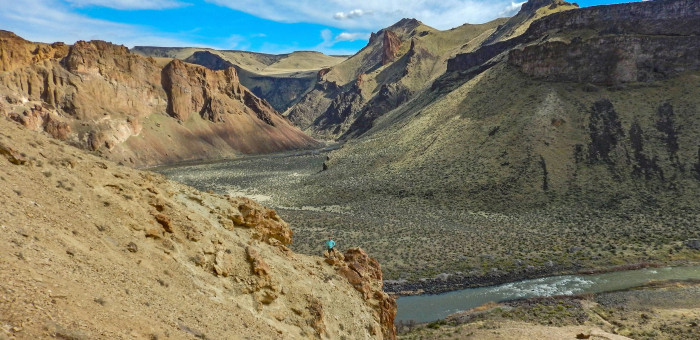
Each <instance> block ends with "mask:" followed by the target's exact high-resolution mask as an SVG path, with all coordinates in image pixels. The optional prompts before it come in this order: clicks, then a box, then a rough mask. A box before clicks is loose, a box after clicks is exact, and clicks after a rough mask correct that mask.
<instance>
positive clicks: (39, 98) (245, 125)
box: [0, 31, 316, 166]
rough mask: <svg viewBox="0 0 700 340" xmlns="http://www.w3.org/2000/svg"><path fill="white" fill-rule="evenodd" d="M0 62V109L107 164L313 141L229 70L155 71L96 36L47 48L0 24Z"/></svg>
mask: <svg viewBox="0 0 700 340" xmlns="http://www.w3.org/2000/svg"><path fill="white" fill-rule="evenodd" d="M0 60H1V61H2V62H1V65H2V69H0V71H2V74H1V75H0V94H2V96H1V99H0V113H2V114H3V115H4V116H8V117H10V118H11V119H13V120H16V121H18V122H20V123H22V124H23V125H25V126H27V127H29V128H32V129H34V130H42V131H46V132H47V133H49V134H51V135H52V136H53V137H55V138H59V139H62V140H66V141H69V142H70V143H72V144H74V145H76V146H79V147H82V148H85V149H89V150H94V151H98V152H100V153H101V154H102V155H103V156H105V157H108V158H110V159H113V160H116V161H122V162H127V163H130V164H133V165H137V166H138V165H153V164H159V163H168V162H173V161H179V160H186V159H193V158H215V157H231V156H234V155H236V154H238V153H259V152H272V151H281V150H287V149H294V148H304V147H311V146H314V145H316V142H315V141H314V140H313V139H312V138H310V137H308V136H306V135H305V134H304V133H302V132H301V131H299V130H298V129H297V128H295V127H293V126H292V125H291V124H290V123H289V122H288V121H287V120H286V119H285V118H284V117H282V116H281V115H279V114H278V113H277V112H276V111H275V110H274V109H273V108H272V107H271V106H270V105H269V104H267V103H266V102H265V101H263V100H261V99H259V98H258V97H256V96H255V95H254V94H253V93H252V92H251V91H250V90H248V89H247V88H245V87H244V86H242V85H241V84H240V82H239V80H238V77H237V74H236V71H235V69H233V68H228V69H226V70H222V71H211V70H207V69H205V68H203V67H199V66H194V65H190V64H186V63H183V62H181V61H179V60H178V61H173V62H172V63H170V64H168V65H167V66H166V67H165V68H161V67H160V66H158V64H157V63H156V61H155V60H153V59H152V58H145V57H142V56H139V55H135V54H132V53H130V51H129V50H128V49H127V48H126V47H124V46H118V45H114V44H111V43H108V42H104V41H89V42H86V41H79V42H77V43H75V44H74V45H73V46H67V45H64V44H62V43H55V44H51V45H47V44H39V43H32V42H29V41H26V40H24V39H22V38H19V37H17V36H16V35H14V34H12V33H9V32H4V31H3V32H2V34H0ZM193 113H194V114H196V115H198V116H199V117H198V119H200V120H204V121H206V122H198V120H197V119H191V117H192V114H193ZM165 115H170V116H171V117H173V118H174V119H167V118H166V116H165ZM168 139H169V141H168Z"/></svg>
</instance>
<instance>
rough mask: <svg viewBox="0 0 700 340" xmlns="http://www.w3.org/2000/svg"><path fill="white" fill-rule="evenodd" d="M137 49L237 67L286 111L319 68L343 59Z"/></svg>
mask: <svg viewBox="0 0 700 340" xmlns="http://www.w3.org/2000/svg"><path fill="white" fill-rule="evenodd" d="M133 51H134V53H137V54H140V55H143V56H149V57H155V58H159V59H162V60H169V59H172V58H176V59H177V58H179V59H183V60H185V61H187V62H189V63H192V64H197V65H201V66H204V67H207V68H209V69H212V70H223V69H226V68H228V67H231V66H233V67H235V68H236V71H237V72H238V75H239V77H240V82H241V84H243V85H244V86H246V87H247V88H249V89H250V90H251V91H252V92H253V93H254V94H255V95H256V96H258V97H260V98H264V99H265V100H266V101H267V102H269V103H270V105H272V106H273V107H274V108H275V109H276V110H277V111H279V112H284V111H286V110H287V109H288V108H289V107H291V106H293V105H294V104H295V103H297V102H298V101H299V99H300V98H301V97H302V96H303V95H304V94H305V93H307V92H308V91H310V90H311V89H312V88H313V87H314V85H315V84H316V75H317V73H318V71H319V70H321V69H323V68H327V67H330V66H333V65H336V64H338V63H340V62H342V61H343V60H344V59H345V58H346V57H344V56H327V55H324V54H322V53H319V52H312V51H297V52H293V53H289V54H279V55H272V54H264V53H255V52H246V51H219V50H211V49H201V48H189V47H181V48H178V47H149V46H136V47H135V48H134V50H133Z"/></svg>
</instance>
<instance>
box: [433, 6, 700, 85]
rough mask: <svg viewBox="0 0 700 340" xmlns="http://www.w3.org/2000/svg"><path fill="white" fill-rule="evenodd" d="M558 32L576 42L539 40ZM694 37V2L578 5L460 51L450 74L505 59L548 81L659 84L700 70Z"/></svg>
mask: <svg viewBox="0 0 700 340" xmlns="http://www.w3.org/2000/svg"><path fill="white" fill-rule="evenodd" d="M534 3H535V2H533V1H530V2H528V3H526V4H525V5H523V10H525V7H526V6H531V5H532V6H534ZM537 3H538V4H539V2H537ZM540 5H541V4H540ZM563 31H566V32H567V34H568V35H569V36H573V38H569V39H568V40H569V41H566V40H564V41H562V40H561V39H558V40H545V41H542V37H547V36H549V35H556V34H558V33H559V32H563ZM590 32H597V34H595V35H591V34H590ZM699 33H700V3H698V2H696V1H690V0H669V1H648V2H638V3H631V4H619V5H610V6H596V7H589V8H582V9H576V10H569V11H564V12H559V13H554V14H551V15H548V16H546V17H544V18H542V19H539V20H537V21H535V22H533V23H532V24H531V25H530V26H529V28H528V29H527V31H526V32H525V33H523V34H522V35H520V36H517V37H515V38H512V39H509V40H506V41H502V42H497V43H493V44H490V45H485V46H482V47H481V48H479V49H478V50H476V51H474V52H471V53H463V54H458V55H457V56H455V57H454V58H452V59H450V60H449V61H448V67H447V70H448V73H449V72H476V73H479V72H481V71H483V70H485V69H487V68H489V67H491V66H492V65H495V64H496V63H497V62H499V61H501V60H502V59H504V58H507V60H508V62H509V63H510V64H511V65H514V66H516V67H518V68H519V69H520V70H521V71H522V72H524V73H527V74H529V75H532V76H534V77H537V78H542V79H546V80H552V81H574V82H590V83H595V84H603V85H612V84H619V83H626V82H636V81H639V82H646V81H654V80H662V79H667V78H669V77H672V76H674V75H676V74H678V73H681V72H685V71H691V70H697V69H698V67H700V62H698V57H699V55H698V51H700V40H698V38H697V35H698V34H699ZM439 85H440V81H438V82H437V83H436V84H434V86H433V87H434V88H436V87H440V86H439Z"/></svg>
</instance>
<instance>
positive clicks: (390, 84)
mask: <svg viewBox="0 0 700 340" xmlns="http://www.w3.org/2000/svg"><path fill="white" fill-rule="evenodd" d="M503 21H504V20H500V19H499V20H495V21H493V22H490V23H487V24H483V25H463V26H460V27H457V28H454V29H452V30H448V31H438V30H435V29H433V28H431V27H428V26H425V25H423V24H422V23H421V22H420V21H418V20H415V19H402V20H401V21H399V22H397V23H396V24H394V25H392V26H390V27H387V28H386V29H383V30H381V31H379V32H377V33H373V34H372V35H371V37H370V40H369V42H368V44H367V46H365V47H364V48H363V49H362V50H361V51H360V52H358V53H357V54H356V55H354V56H352V57H350V58H349V59H348V60H346V61H344V62H342V63H340V64H338V65H335V66H333V67H331V68H329V69H324V70H321V72H319V74H318V79H319V80H318V83H317V84H316V86H315V87H314V89H313V90H311V91H310V92H308V93H307V94H306V95H304V97H303V98H302V99H301V100H300V101H299V102H298V103H297V104H295V105H294V106H293V107H292V108H291V109H290V110H289V112H288V117H289V118H290V120H291V121H292V122H294V123H295V124H296V125H297V126H300V127H301V128H302V129H305V130H306V131H308V132H310V133H311V134H312V135H314V136H319V137H323V138H341V139H348V138H353V137H357V136H360V135H362V134H364V133H365V132H366V131H367V130H369V129H370V128H371V127H372V126H373V125H374V122H375V120H376V119H377V118H379V117H381V116H382V115H384V114H385V113H387V112H389V111H391V110H393V109H395V108H396V107H398V106H400V105H401V104H404V103H406V102H407V101H409V100H411V99H412V98H413V97H414V94H415V93H417V92H419V91H420V90H421V89H422V88H423V87H425V86H426V84H429V83H430V82H431V80H432V79H435V78H436V77H437V76H438V75H440V74H441V73H442V72H444V67H445V65H446V60H447V59H448V58H449V57H450V56H451V55H452V53H455V52H456V51H458V50H461V49H462V48H472V47H473V46H475V45H476V44H477V42H478V41H481V40H482V39H485V38H486V37H487V36H488V34H490V33H491V32H493V29H495V27H496V26H497V25H498V23H500V22H503ZM465 44H466V45H465Z"/></svg>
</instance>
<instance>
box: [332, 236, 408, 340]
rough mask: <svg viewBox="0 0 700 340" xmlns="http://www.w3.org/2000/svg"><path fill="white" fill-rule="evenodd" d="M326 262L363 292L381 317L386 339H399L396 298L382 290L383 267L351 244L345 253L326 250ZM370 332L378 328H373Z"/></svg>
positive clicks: (382, 333) (374, 331) (375, 332)
mask: <svg viewBox="0 0 700 340" xmlns="http://www.w3.org/2000/svg"><path fill="white" fill-rule="evenodd" d="M327 256H328V257H327V258H326V262H327V263H329V264H331V265H333V266H334V268H335V269H336V270H337V271H338V272H339V273H340V274H342V275H343V276H344V277H345V278H347V280H348V282H350V284H351V285H352V286H353V287H355V289H357V291H358V292H360V293H361V294H362V297H363V298H364V299H365V301H367V302H368V303H369V304H370V305H371V306H372V308H373V309H374V311H375V317H377V318H378V319H379V320H380V325H381V330H380V331H381V335H382V337H383V338H384V339H396V327H395V326H394V318H395V317H396V301H395V300H394V298H392V297H391V296H389V295H388V294H386V293H385V292H384V290H383V282H382V269H381V267H380V265H379V262H377V260H375V259H373V258H371V257H370V256H369V255H367V253H366V252H365V251H364V250H362V249H360V248H351V249H348V250H347V251H345V253H344V254H343V255H340V254H336V255H332V254H327ZM370 333H371V334H373V335H378V334H379V332H378V331H377V330H375V329H371V330H370Z"/></svg>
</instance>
